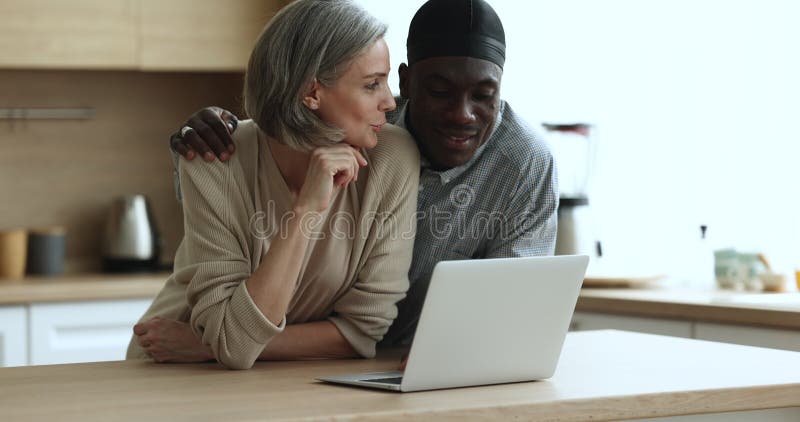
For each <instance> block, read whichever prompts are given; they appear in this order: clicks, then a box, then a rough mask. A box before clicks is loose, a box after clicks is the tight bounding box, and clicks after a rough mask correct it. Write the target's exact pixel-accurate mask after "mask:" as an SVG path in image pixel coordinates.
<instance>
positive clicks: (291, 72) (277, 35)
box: [243, 0, 386, 151]
mask: <svg viewBox="0 0 800 422" xmlns="http://www.w3.org/2000/svg"><path fill="white" fill-rule="evenodd" d="M385 33H386V25H385V24H383V23H382V22H380V21H378V20H377V19H376V18H374V17H373V16H372V15H370V14H369V13H367V11H366V10H364V9H363V8H361V7H360V6H358V5H356V4H355V3H353V2H352V1H349V0H297V1H295V2H293V3H291V4H289V5H288V6H286V7H284V8H283V9H281V11H280V12H278V13H277V14H276V15H275V17H273V18H272V20H270V22H269V23H268V24H267V26H266V27H265V28H264V31H263V32H262V33H261V35H260V36H259V37H258V40H257V41H256V45H255V47H254V48H253V52H252V54H251V55H250V62H249V63H248V66H247V74H246V75H245V83H244V95H243V96H244V108H245V111H246V112H247V114H248V115H249V116H250V118H251V119H253V121H255V123H256V124H257V125H258V127H259V128H261V130H262V131H264V132H265V133H266V134H267V135H269V136H271V137H273V138H275V139H277V140H278V141H279V142H282V143H284V144H286V145H287V146H289V147H291V148H294V149H296V150H300V151H310V150H311V149H313V148H315V147H317V146H322V145H330V144H332V143H335V142H340V141H341V140H342V139H343V138H344V132H343V131H342V130H341V129H340V128H336V127H333V126H331V125H329V124H327V123H325V122H323V121H322V120H321V119H320V118H319V117H317V115H316V114H314V113H313V112H312V111H311V110H309V109H308V108H307V107H306V106H305V105H304V104H303V103H302V98H303V96H304V94H305V93H306V92H307V90H308V89H309V88H310V84H311V83H312V82H313V81H314V79H316V80H317V81H319V83H320V84H322V85H324V86H331V85H333V84H334V83H335V82H336V80H337V79H338V78H339V77H340V76H341V75H342V74H343V73H344V72H345V71H346V70H347V68H348V66H349V65H350V62H351V61H352V60H353V59H354V58H356V57H357V56H359V55H360V54H362V53H363V52H364V51H365V50H366V49H368V48H369V47H370V46H372V44H374V43H375V42H376V41H377V40H378V39H380V38H381V37H383V36H384V34H385Z"/></svg>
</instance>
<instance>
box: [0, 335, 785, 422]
mask: <svg viewBox="0 0 800 422" xmlns="http://www.w3.org/2000/svg"><path fill="white" fill-rule="evenodd" d="M396 365H397V356H396V355H395V356H391V355H390V356H384V357H381V358H378V359H374V360H344V361H309V362H259V363H257V364H256V366H255V367H254V368H253V369H250V370H248V371H229V370H225V369H222V367H221V366H219V365H217V364H214V363H208V364H154V363H150V362H145V361H121V362H99V363H88V364H72V365H52V366H30V367H16V368H2V369H0V380H1V381H2V382H0V408H2V409H3V419H4V420H6V419H7V420H14V421H26V420H60V421H70V420H81V421H107V420H135V421H137V422H141V421H148V420H175V421H195V422H199V421H218V420H225V421H255V420H266V419H275V420H289V419H291V420H296V419H303V420H318V419H326V420H331V419H349V420H352V419H358V420H404V421H405V420H431V419H447V420H462V419H464V418H469V419H470V420H473V419H482V420H497V419H498V418H500V419H514V418H520V419H533V420H551V421H584V420H615V419H626V418H645V417H658V416H669V415H687V414H698V413H717V412H729V411H741V410H749V409H769V408H778V407H790V408H795V409H790V411H797V415H798V416H800V407H798V406H800V353H797V352H789V351H782V350H773V349H762V348H755V347H746V346H737V345H730V344H723V343H713V342H705V341H698V340H687V339H678V338H672V337H662V336H655V335H649V334H637V333H627V332H622V331H608V330H605V331H587V332H579V333H570V334H569V335H568V336H567V341H566V343H565V348H564V352H563V354H562V358H561V362H560V364H559V367H558V370H557V371H556V374H555V375H554V377H553V378H552V379H550V380H546V381H539V382H527V383H517V384H505V385H495V386H484V387H472V388H459V389H451V390H438V391H429V392H418V393H404V394H401V393H394V392H387V391H378V390H367V389H360V388H352V387H345V386H335V385H328V384H324V383H320V382H316V381H314V378H315V377H317V376H323V375H334V374H342V373H351V372H360V371H380V370H393V369H394V368H395V367H396ZM792 415H794V413H792Z"/></svg>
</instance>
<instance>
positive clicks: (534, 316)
mask: <svg viewBox="0 0 800 422" xmlns="http://www.w3.org/2000/svg"><path fill="white" fill-rule="evenodd" d="M588 263H589V257H587V256H582V255H580V256H579V255H575V256H573V255H566V256H550V257H532V258H503V259H480V260H468V261H443V262H440V263H438V264H437V265H436V267H435V268H434V271H433V276H432V277H431V282H430V287H429V289H428V294H427V296H426V298H425V302H424V305H423V307H422V314H421V315H420V319H419V324H418V325H417V332H416V335H415V336H414V342H413V343H412V345H411V350H410V352H409V356H408V361H407V363H406V369H405V372H378V373H367V374H351V375H343V376H331V377H320V378H317V379H318V380H320V381H326V382H332V383H339V384H349V385H357V386H362V387H371V388H381V389H386V390H394V391H402V392H408V391H421V390H434V389H439V388H453V387H467V386H475V385H487V384H500V383H509V382H521V381H533V380H541V379H546V378H550V377H551V376H553V373H554V372H555V370H556V364H557V363H558V358H559V356H560V355H561V347H562V345H563V344H564V338H565V336H566V333H567V329H568V328H569V323H570V320H571V319H572V312H573V310H574V309H575V303H576V302H577V300H578V294H579V293H580V288H581V284H582V282H583V277H584V275H585V272H586V266H587V265H588Z"/></svg>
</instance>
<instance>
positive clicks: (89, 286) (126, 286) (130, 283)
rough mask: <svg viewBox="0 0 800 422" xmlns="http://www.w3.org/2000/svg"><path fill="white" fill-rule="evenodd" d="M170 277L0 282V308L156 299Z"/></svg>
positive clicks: (72, 277) (83, 276) (67, 277)
mask: <svg viewBox="0 0 800 422" xmlns="http://www.w3.org/2000/svg"><path fill="white" fill-rule="evenodd" d="M169 276H170V273H163V272H162V273H137V274H96V273H95V274H74V275H64V276H58V277H26V278H24V279H20V280H8V279H1V280H0V306H2V305H14V304H28V303H41V302H64V301H72V300H78V301H84V300H113V299H130V298H154V297H155V296H156V295H157V294H158V292H159V291H161V288H162V287H163V286H164V282H165V281H166V280H167V278H169Z"/></svg>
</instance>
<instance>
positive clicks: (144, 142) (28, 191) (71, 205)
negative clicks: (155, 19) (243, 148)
mask: <svg viewBox="0 0 800 422" xmlns="http://www.w3.org/2000/svg"><path fill="white" fill-rule="evenodd" d="M241 87H242V76H241V74H202V73H191V74H172V73H169V74H163V73H140V72H69V71H34V72H32V71H0V105H1V106H3V107H77V106H80V107H91V108H94V109H95V111H96V114H95V117H94V118H93V119H91V120H63V121H60V120H57V121H51V120H36V121H20V120H6V121H0V192H3V206H2V207H0V227H15V226H17V227H37V226H50V225H61V226H65V227H66V229H67V271H68V272H84V271H91V270H94V269H97V268H98V267H99V262H100V244H101V234H102V230H103V227H104V224H105V219H106V215H107V211H108V208H109V206H110V204H111V201H112V198H114V197H115V196H117V195H125V194H132V193H143V194H146V195H148V196H149V197H150V199H151V201H152V204H153V211H154V214H155V220H156V223H157V225H158V229H159V230H160V231H161V233H162V235H163V237H164V240H165V250H164V254H163V255H162V259H164V260H171V259H172V256H173V255H174V252H175V249H176V247H177V244H178V241H179V240H180V238H181V237H182V236H183V223H182V211H181V208H180V205H179V204H178V203H177V201H176V200H175V192H174V189H173V183H172V162H171V159H170V156H169V154H168V149H167V148H168V146H167V142H168V136H169V134H170V133H172V132H173V131H175V130H176V129H177V128H179V127H180V125H181V123H182V122H183V121H185V119H186V118H187V117H188V116H189V115H190V114H191V113H192V112H194V111H195V110H197V109H199V108H201V107H203V106H206V105H211V104H217V105H220V106H222V107H227V108H229V109H231V110H233V111H235V112H236V111H238V109H239V107H238V106H237V101H236V98H239V97H240V92H241Z"/></svg>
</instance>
